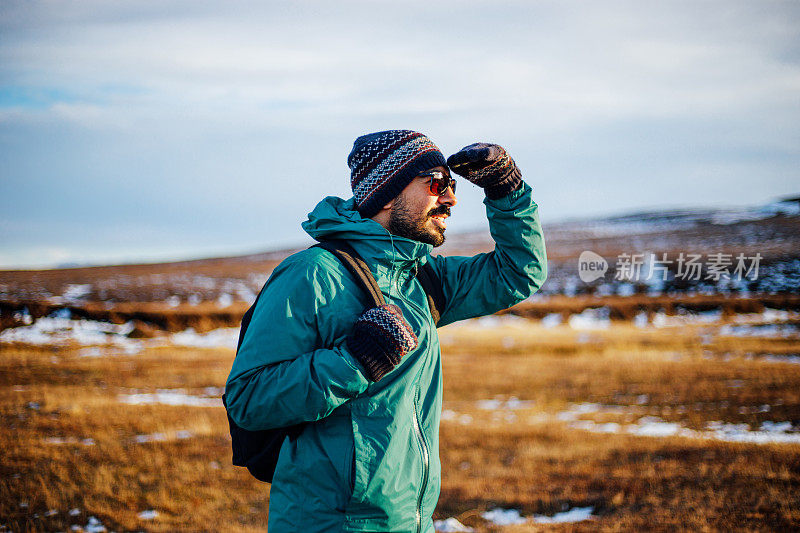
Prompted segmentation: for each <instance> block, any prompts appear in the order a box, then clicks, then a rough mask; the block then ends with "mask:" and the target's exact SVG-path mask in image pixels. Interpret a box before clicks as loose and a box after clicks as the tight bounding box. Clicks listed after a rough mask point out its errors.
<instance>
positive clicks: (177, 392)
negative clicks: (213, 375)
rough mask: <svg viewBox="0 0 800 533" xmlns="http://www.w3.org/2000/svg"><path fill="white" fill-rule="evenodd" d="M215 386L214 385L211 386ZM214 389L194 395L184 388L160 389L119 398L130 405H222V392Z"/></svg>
mask: <svg viewBox="0 0 800 533" xmlns="http://www.w3.org/2000/svg"><path fill="white" fill-rule="evenodd" d="M211 388H213V387H211ZM217 392H218V391H217V389H214V393H213V394H208V395H206V396H194V395H191V394H188V393H187V392H186V391H185V390H184V389H159V390H157V391H156V392H152V393H148V392H143V393H132V394H120V395H119V396H117V399H118V400H119V401H120V402H121V403H127V404H129V405H152V404H161V405H187V406H190V407H222V399H221V398H220V396H221V393H219V394H218V393H217Z"/></svg>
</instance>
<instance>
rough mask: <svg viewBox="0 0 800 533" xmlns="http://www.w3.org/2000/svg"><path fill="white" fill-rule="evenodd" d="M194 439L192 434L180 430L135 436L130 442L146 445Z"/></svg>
mask: <svg viewBox="0 0 800 533" xmlns="http://www.w3.org/2000/svg"><path fill="white" fill-rule="evenodd" d="M192 437H194V433H192V432H191V431H188V430H185V429H181V430H178V431H174V432H170V433H161V432H156V433H150V434H141V435H135V436H134V437H133V439H131V442H133V443H134V444H148V443H151V442H168V441H172V440H184V439H190V438H192Z"/></svg>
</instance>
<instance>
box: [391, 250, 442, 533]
mask: <svg viewBox="0 0 800 533" xmlns="http://www.w3.org/2000/svg"><path fill="white" fill-rule="evenodd" d="M414 266H415V267H416V263H414ZM394 281H395V287H396V288H397V294H398V295H399V296H400V298H402V299H403V300H405V301H406V303H408V305H409V306H411V307H414V308H416V309H417V312H419V313H422V316H426V315H425V312H424V310H422V309H420V307H419V306H418V305H417V304H416V303H415V302H412V301H411V300H408V299H406V298H403V293H402V291H401V290H400V283H399V281H400V271H398V272H397V275H396V276H395V280H394ZM432 327H433V329H435V328H436V325H435V324H433V325H432ZM421 372H422V369H420V373H421ZM415 381H416V382H417V386H419V377H417V379H416V380H415ZM419 392H420V391H419V388H417V391H416V394H415V395H414V431H415V432H416V434H417V440H418V441H419V449H420V454H421V455H422V485H421V486H420V491H419V496H417V508H416V514H415V521H416V526H417V527H416V531H417V533H421V531H422V500H423V499H424V497H425V490H426V489H427V488H428V476H429V474H430V453H429V450H428V444H427V443H426V442H425V435H424V434H423V433H422V425H421V424H420V422H419V414H418V411H419V403H418V398H417V395H418V394H419Z"/></svg>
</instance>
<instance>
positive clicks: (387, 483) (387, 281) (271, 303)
mask: <svg viewBox="0 0 800 533" xmlns="http://www.w3.org/2000/svg"><path fill="white" fill-rule="evenodd" d="M484 203H485V204H486V211H487V214H488V217H489V227H490V231H491V234H492V237H493V238H494V241H495V243H496V247H495V250H494V251H493V252H489V253H484V254H478V255H476V256H474V257H439V256H431V255H430V252H431V250H432V246H430V245H428V244H423V243H420V242H417V241H413V240H410V239H405V238H402V237H397V236H393V235H390V234H389V233H388V232H387V231H386V230H385V229H384V228H383V227H382V226H381V225H380V224H378V223H377V222H374V221H373V220H370V219H364V218H362V217H361V215H359V214H358V212H357V211H355V203H354V201H353V200H352V199H350V200H343V199H341V198H336V197H328V198H325V199H324V200H322V201H321V202H320V203H319V204H318V205H317V207H316V208H315V209H314V211H312V212H311V213H310V214H309V218H308V220H307V221H306V222H304V223H303V228H304V229H305V230H306V231H307V232H308V233H309V234H310V235H311V236H312V237H314V238H315V239H317V240H320V239H324V238H336V239H345V240H347V241H348V242H349V243H350V244H351V245H352V246H353V248H355V250H356V251H357V252H358V253H359V254H360V255H361V256H362V257H363V258H364V260H365V261H366V262H367V264H369V265H370V267H371V269H372V274H373V275H374V276H375V279H376V280H377V282H378V286H379V287H380V289H381V291H382V292H383V295H384V297H385V298H386V302H387V303H393V304H395V305H398V306H399V307H400V308H401V309H402V310H403V314H404V316H405V318H406V320H407V321H408V323H409V324H410V325H411V327H412V328H413V329H414V332H415V333H416V335H417V337H418V338H419V345H418V347H417V348H416V349H415V350H413V351H411V352H410V353H409V354H407V355H406V356H405V357H404V358H403V360H402V362H401V363H400V364H399V365H398V366H397V367H396V368H395V369H394V370H392V371H391V372H390V373H389V374H387V375H386V376H385V377H384V378H383V379H381V380H380V381H379V382H377V383H372V382H370V381H369V380H368V379H367V378H366V377H365V374H364V370H363V368H362V367H361V366H360V364H359V363H358V362H357V361H356V359H355V358H354V357H353V356H352V354H350V353H349V352H348V350H347V347H346V346H345V338H346V337H347V335H348V333H349V332H350V331H351V329H352V327H353V324H354V323H355V321H356V319H357V318H358V317H359V315H361V313H362V312H364V310H365V307H366V297H365V295H363V294H362V292H361V290H360V289H359V288H358V287H357V286H356V284H355V281H354V280H353V278H352V276H351V274H350V273H349V272H348V271H347V270H345V267H344V266H342V264H341V263H340V262H339V261H338V260H337V259H336V258H335V257H334V256H333V255H332V254H330V252H327V251H324V250H321V249H319V248H310V249H307V250H304V251H302V252H299V253H296V254H294V255H292V256H291V257H289V258H287V259H286V260H285V261H283V262H282V263H281V264H280V265H279V266H278V267H277V268H276V269H275V271H274V272H273V273H272V276H271V277H270V278H269V280H268V281H267V284H266V287H265V289H264V292H263V294H262V295H261V298H260V299H259V302H258V304H257V306H256V309H255V312H254V314H253V319H252V322H251V323H250V327H249V328H248V330H247V334H246V335H245V338H244V340H243V342H242V346H241V348H240V349H239V352H238V354H237V356H236V360H235V361H234V363H233V369H232V370H231V373H230V376H229V377H228V383H227V387H226V394H227V401H228V409H229V412H230V415H231V417H232V418H233V420H234V421H235V422H236V423H237V424H239V425H240V426H241V427H243V428H246V429H250V430H258V429H268V428H274V427H281V426H288V425H292V424H297V423H299V422H311V423H310V424H308V425H307V426H306V427H305V429H304V430H303V432H302V433H301V434H300V435H299V437H298V438H297V439H287V440H286V441H284V443H283V447H282V448H281V453H280V457H279V459H278V465H277V468H276V471H275V476H274V479H273V483H272V487H271V492H270V501H269V523H268V525H269V531H270V533H281V532H291V533H297V532H304V533H312V532H318V531H319V532H322V531H324V532H332V531H410V532H425V533H429V532H433V531H434V528H433V522H432V520H431V516H432V515H433V511H434V509H435V508H436V503H437V500H438V498H439V489H440V485H441V466H440V463H439V418H440V415H441V410H442V409H441V407H442V363H441V350H440V347H439V336H438V334H437V331H436V325H435V324H434V323H433V319H432V317H431V314H430V310H429V308H428V304H427V300H426V296H425V293H424V291H423V289H422V287H421V285H420V284H419V282H418V281H417V279H416V278H415V276H414V274H415V269H416V268H418V267H419V265H421V264H424V263H426V262H428V263H431V265H432V266H433V268H434V270H435V271H436V273H437V274H438V277H439V280H441V283H442V287H443V291H444V295H445V297H446V300H447V305H446V307H445V309H444V310H443V311H442V312H441V320H440V322H439V326H443V325H446V324H449V323H451V322H455V321H458V320H464V319H466V318H471V317H476V316H481V315H486V314H490V313H494V312H495V311H498V310H500V309H505V308H507V307H510V306H512V305H514V304H516V303H518V302H520V301H522V300H524V299H526V298H528V297H529V296H530V295H531V294H532V293H533V292H534V291H536V290H537V289H538V288H539V287H540V286H541V285H542V283H543V282H544V280H545V277H546V276H547V262H546V257H545V247H544V239H543V237H542V231H541V226H540V224H539V216H538V208H537V206H536V204H535V203H534V201H533V199H532V196H531V189H530V187H529V186H528V185H527V184H523V187H522V188H521V189H520V190H518V191H515V192H513V193H511V194H510V195H509V196H507V197H505V198H501V199H499V200H489V199H486V200H484Z"/></svg>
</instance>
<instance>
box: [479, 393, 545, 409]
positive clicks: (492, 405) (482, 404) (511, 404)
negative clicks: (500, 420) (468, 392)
mask: <svg viewBox="0 0 800 533" xmlns="http://www.w3.org/2000/svg"><path fill="white" fill-rule="evenodd" d="M533 404H534V402H532V401H530V400H520V399H519V398H517V397H516V396H511V397H510V398H509V399H508V400H503V399H502V398H500V397H497V398H495V399H493V400H478V403H477V406H478V409H484V410H487V411H498V410H503V409H507V410H512V411H513V410H516V409H528V408H530V407H531V406H532V405H533Z"/></svg>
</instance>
